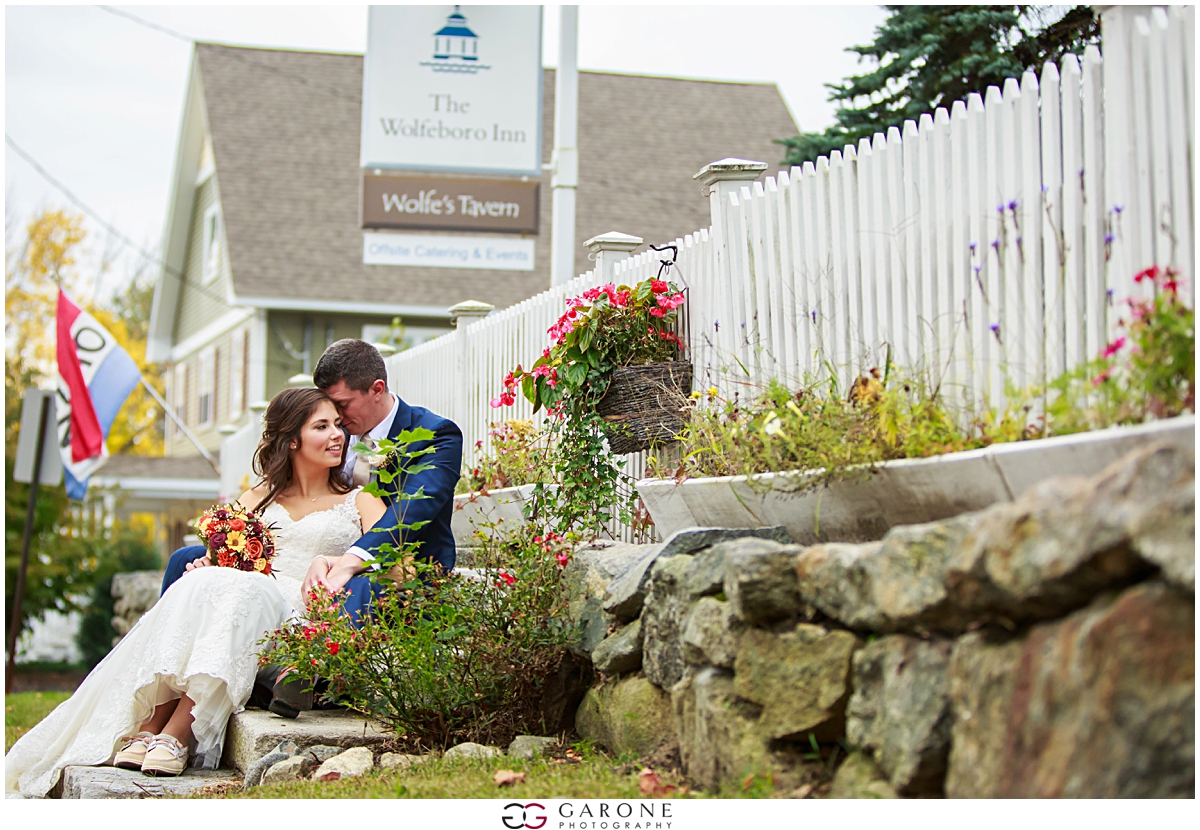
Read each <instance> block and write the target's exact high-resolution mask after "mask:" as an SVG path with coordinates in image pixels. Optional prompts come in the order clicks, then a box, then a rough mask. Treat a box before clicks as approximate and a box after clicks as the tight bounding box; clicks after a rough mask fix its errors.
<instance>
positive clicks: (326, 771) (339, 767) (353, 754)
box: [313, 746, 375, 781]
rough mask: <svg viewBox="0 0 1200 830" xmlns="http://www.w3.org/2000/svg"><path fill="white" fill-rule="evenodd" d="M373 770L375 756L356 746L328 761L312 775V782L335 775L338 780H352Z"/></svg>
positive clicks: (366, 749)
mask: <svg viewBox="0 0 1200 830" xmlns="http://www.w3.org/2000/svg"><path fill="white" fill-rule="evenodd" d="M374 768H375V756H374V754H373V753H372V752H371V750H370V748H368V747H365V746H356V747H353V748H351V749H347V750H346V751H345V752H341V753H339V754H337V755H334V756H333V757H332V758H330V759H328V760H327V761H325V762H324V763H322V764H321V766H319V767H317V771H316V772H315V773H313V780H314V781H320V780H322V779H323V778H325V777H326V776H329V775H332V774H333V773H337V775H338V777H340V778H354V777H357V776H359V775H366V774H367V773H368V772H370V771H371V770H373V769H374Z"/></svg>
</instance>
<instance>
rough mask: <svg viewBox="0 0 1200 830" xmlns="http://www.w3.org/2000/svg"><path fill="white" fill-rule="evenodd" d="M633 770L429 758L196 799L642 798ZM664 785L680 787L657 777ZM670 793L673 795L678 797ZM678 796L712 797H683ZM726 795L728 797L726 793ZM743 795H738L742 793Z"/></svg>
mask: <svg viewBox="0 0 1200 830" xmlns="http://www.w3.org/2000/svg"><path fill="white" fill-rule="evenodd" d="M502 769H506V770H513V771H515V772H523V773H525V781H524V782H522V783H519V784H514V785H511V786H506V787H503V788H500V787H497V786H496V784H495V783H493V781H492V776H493V775H494V774H495V773H496V771H497V770H502ZM638 772H639V767H638V766H637V765H636V764H633V763H628V762H626V760H625V759H624V758H619V759H614V758H610V757H607V756H605V755H602V754H600V753H596V752H585V753H583V755H582V757H581V758H580V759H579V760H576V761H560V762H556V761H554V760H551V759H534V760H520V759H516V758H489V759H479V760H451V761H443V760H441V759H435V760H431V761H428V762H426V763H424V764H420V765H418V766H416V767H413V768H410V769H407V770H386V771H385V770H377V771H375V772H371V773H368V774H367V775H364V776H362V777H360V778H347V779H344V780H341V781H330V782H328V783H318V782H314V781H292V782H288V783H286V784H268V785H265V786H261V787H256V788H254V789H253V790H250V791H249V792H242V791H241V789H240V788H238V789H232V788H231V789H230V790H229V791H228V792H222V793H220V794H205V795H201V796H198V797H209V798H212V797H217V798H509V797H510V796H511V797H512V798H514V799H516V800H518V801H519V800H522V799H526V798H644V796H643V795H642V792H641V790H640V789H639V784H638ZM662 781H663V783H664V784H674V785H680V784H681V783H682V782H681V781H679V780H678V779H676V778H674V777H673V776H670V775H667V774H663V775H662ZM679 794H680V791H678V790H677V791H676V793H675V795H679ZM682 795H683V796H684V797H702V798H703V797H712V795H709V794H704V793H688V791H687V790H686V789H683V790H682ZM730 795H731V794H730ZM743 795H744V794H743Z"/></svg>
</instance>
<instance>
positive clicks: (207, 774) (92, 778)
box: [56, 767, 242, 798]
mask: <svg viewBox="0 0 1200 830" xmlns="http://www.w3.org/2000/svg"><path fill="white" fill-rule="evenodd" d="M241 782H242V775H241V773H239V772H237V771H236V770H229V769H218V770H212V769H209V770H201V769H188V770H185V771H184V773H183V775H180V776H175V777H172V776H157V777H155V776H151V775H145V774H143V773H141V772H139V771H138V770H129V769H118V768H116V767H67V768H66V769H64V770H63V774H62V781H61V782H60V783H59V786H58V787H57V788H56V792H57V793H58V795H57V797H58V798H162V797H164V796H184V795H191V794H192V793H194V792H196V791H197V790H199V789H201V788H203V787H209V786H212V785H213V784H228V783H236V784H240V783H241Z"/></svg>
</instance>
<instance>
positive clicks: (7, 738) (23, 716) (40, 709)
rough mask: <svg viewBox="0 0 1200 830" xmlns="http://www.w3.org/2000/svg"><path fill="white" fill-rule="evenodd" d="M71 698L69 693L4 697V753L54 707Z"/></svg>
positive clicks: (36, 693)
mask: <svg viewBox="0 0 1200 830" xmlns="http://www.w3.org/2000/svg"><path fill="white" fill-rule="evenodd" d="M70 696H71V693H70V692H17V693H15V694H11V695H5V697H4V751H5V752H8V750H9V749H11V748H12V745H13V744H15V743H16V742H17V738H19V737H21V736H22V735H24V734H25V733H26V732H28V731H29V730H30V729H32V728H33V727H34V725H35V724H37V722H38V721H40V720H41V719H42V718H44V717H46V715H48V714H50V711H51V710H52V709H54V707H55V706H57V705H58V704H60V703H62V702H63V701H64V700H66V699H67V698H69V697H70Z"/></svg>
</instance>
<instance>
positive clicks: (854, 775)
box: [829, 752, 897, 798]
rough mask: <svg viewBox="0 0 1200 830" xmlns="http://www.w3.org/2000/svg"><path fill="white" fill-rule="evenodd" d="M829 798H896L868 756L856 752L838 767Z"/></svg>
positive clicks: (893, 791) (894, 792)
mask: <svg viewBox="0 0 1200 830" xmlns="http://www.w3.org/2000/svg"><path fill="white" fill-rule="evenodd" d="M829 797H830V798H896V797H897V796H896V791H895V790H894V789H892V785H891V784H889V783H888V782H887V779H886V778H885V777H884V775H883V773H882V772H881V771H880V769H879V767H877V766H876V765H875V762H874V761H872V760H871V758H870V756H868V755H865V754H863V753H861V752H856V753H854V754H853V755H851V756H849V757H848V758H847V759H846V760H845V761H843V762H842V765H841V766H840V767H838V771H837V774H836V775H834V777H833V786H832V787H831V788H830V790H829Z"/></svg>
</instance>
